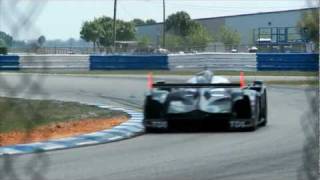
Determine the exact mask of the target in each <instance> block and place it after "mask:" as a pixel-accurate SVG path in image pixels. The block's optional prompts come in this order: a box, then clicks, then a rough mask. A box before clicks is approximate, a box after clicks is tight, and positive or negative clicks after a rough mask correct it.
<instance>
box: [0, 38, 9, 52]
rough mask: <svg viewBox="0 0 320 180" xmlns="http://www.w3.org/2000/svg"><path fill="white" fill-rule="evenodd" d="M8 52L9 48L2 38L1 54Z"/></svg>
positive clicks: (0, 41) (0, 42) (0, 40)
mask: <svg viewBox="0 0 320 180" xmlns="http://www.w3.org/2000/svg"><path fill="white" fill-rule="evenodd" d="M7 53H8V48H7V45H6V42H5V41H4V40H3V39H0V54H3V55H6V54H7Z"/></svg>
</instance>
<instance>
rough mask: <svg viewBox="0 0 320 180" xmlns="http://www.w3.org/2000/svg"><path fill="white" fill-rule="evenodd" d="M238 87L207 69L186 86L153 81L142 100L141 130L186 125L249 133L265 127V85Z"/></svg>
mask: <svg viewBox="0 0 320 180" xmlns="http://www.w3.org/2000/svg"><path fill="white" fill-rule="evenodd" d="M242 83H243V82H242ZM240 85H241V83H231V82H230V81H229V80H228V79H227V78H225V77H223V76H215V75H214V74H213V72H212V71H209V70H205V71H202V72H200V73H197V74H196V75H195V76H193V77H192V78H190V79H189V80H188V81H187V82H186V83H165V82H164V81H162V82H156V83H154V84H152V87H151V89H150V91H149V92H148V93H147V95H146V97H145V103H144V120H143V124H144V127H145V130H146V131H147V132H148V131H152V132H153V131H155V130H168V129H170V128H172V127H173V126H177V124H178V126H179V125H181V126H182V125H185V124H187V122H193V123H201V124H205V126H208V125H207V124H209V125H210V126H217V127H218V126H219V127H226V128H228V129H244V130H249V131H254V130H256V128H257V127H258V126H265V125H266V124H267V88H266V86H265V85H264V83H263V82H262V81H254V82H252V83H250V84H248V85H243V84H242V87H241V86H240Z"/></svg>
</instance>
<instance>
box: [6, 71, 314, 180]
mask: <svg viewBox="0 0 320 180" xmlns="http://www.w3.org/2000/svg"><path fill="white" fill-rule="evenodd" d="M145 90H146V79H144V78H130V77H128V78H115V77H112V78H111V77H109V78H108V77H100V78H94V77H68V76H31V75H5V76H4V75H2V76H0V95H3V96H14V97H25V98H41V99H57V100H65V101H78V102H89V103H97V104H121V105H124V106H130V107H134V108H137V109H140V110H141V106H142V104H143V96H144V92H145ZM268 90H269V91H268V96H269V102H268V106H269V123H268V125H267V126H266V127H263V128H259V129H258V130H257V131H255V132H224V131H222V132H201V131H199V132H173V133H163V134H145V135H142V136H138V137H135V138H133V139H128V140H124V141H119V142H114V143H109V144H101V145H96V146H88V147H82V148H75V149H68V150H59V151H50V152H45V153H36V154H26V155H19V156H11V157H0V168H1V172H0V179H1V180H25V179H30V180H31V179H32V180H64V179H70V180H104V179H105V180H126V179H128V180H144V179H146V180H153V179H159V180H160V179H163V180H164V179H168V180H169V179H170V180H179V179H181V180H189V179H190V180H191V179H192V180H202V179H204V180H207V179H208V180H209V179H212V180H220V179H223V180H225V179H226V180H251V179H252V180H257V179H259V180H260V179H262V180H264V179H265V180H294V179H299V180H300V179H308V174H310V171H312V170H314V169H312V168H313V167H311V165H310V162H309V161H310V159H308V158H306V157H308V155H307V153H308V152H307V151H306V150H305V146H306V138H307V136H306V134H305V130H303V128H304V126H303V124H304V123H306V122H308V118H312V114H307V112H308V110H309V109H310V107H309V99H308V98H307V97H308V94H312V93H315V91H312V90H306V89H301V88H297V89H296V88H277V87H269V89H268ZM314 158H315V157H314ZM316 171H317V169H316Z"/></svg>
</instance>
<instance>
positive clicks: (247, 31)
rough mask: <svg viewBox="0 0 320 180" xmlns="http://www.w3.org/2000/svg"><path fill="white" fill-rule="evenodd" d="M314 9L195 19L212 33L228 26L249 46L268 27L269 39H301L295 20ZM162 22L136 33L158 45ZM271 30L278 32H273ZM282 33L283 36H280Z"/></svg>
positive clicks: (139, 27) (143, 26) (140, 29)
mask: <svg viewBox="0 0 320 180" xmlns="http://www.w3.org/2000/svg"><path fill="white" fill-rule="evenodd" d="M314 9H316V8H304V9H294V10H286V11H276V12H261V13H254V14H241V15H232V16H222V17H212V18H202V19H195V20H196V21H197V22H199V23H200V24H202V25H204V26H205V27H206V28H207V29H208V31H209V32H210V33H212V34H216V33H218V31H219V29H220V27H221V26H226V27H229V28H231V29H233V30H235V31H237V32H239V33H240V36H241V42H240V44H242V45H248V46H250V45H254V44H255V43H256V41H257V40H258V38H259V37H258V34H259V33H260V30H263V31H265V30H266V29H268V28H269V29H270V31H271V32H270V36H271V39H273V38H277V41H278V39H285V40H288V39H287V38H288V37H287V36H288V33H289V36H290V37H295V38H296V40H297V41H299V39H301V37H299V36H301V34H300V32H297V31H296V30H295V29H296V28H295V27H296V25H297V22H298V21H299V20H300V18H301V17H302V15H303V13H305V12H307V11H312V10H314ZM162 24H163V23H157V24H154V25H142V26H137V35H138V36H140V37H142V36H146V37H148V38H149V39H150V40H151V42H152V44H153V45H159V44H160V38H161V35H162ZM272 31H279V32H276V33H274V32H272ZM288 31H289V32H288ZM279 33H280V34H279ZM281 33H282V34H281ZM282 35H284V36H283V37H280V36H282ZM285 36H286V37H285Z"/></svg>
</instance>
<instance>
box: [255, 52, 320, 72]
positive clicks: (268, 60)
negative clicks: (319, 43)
mask: <svg viewBox="0 0 320 180" xmlns="http://www.w3.org/2000/svg"><path fill="white" fill-rule="evenodd" d="M257 70H258V71H288V70H290V71H292V70H295V71H318V70H319V54H314V53H312V54H311V53H290V54H289V53H285V54H278V53H273V54H270V53H261V54H260V53H259V54H257Z"/></svg>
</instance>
